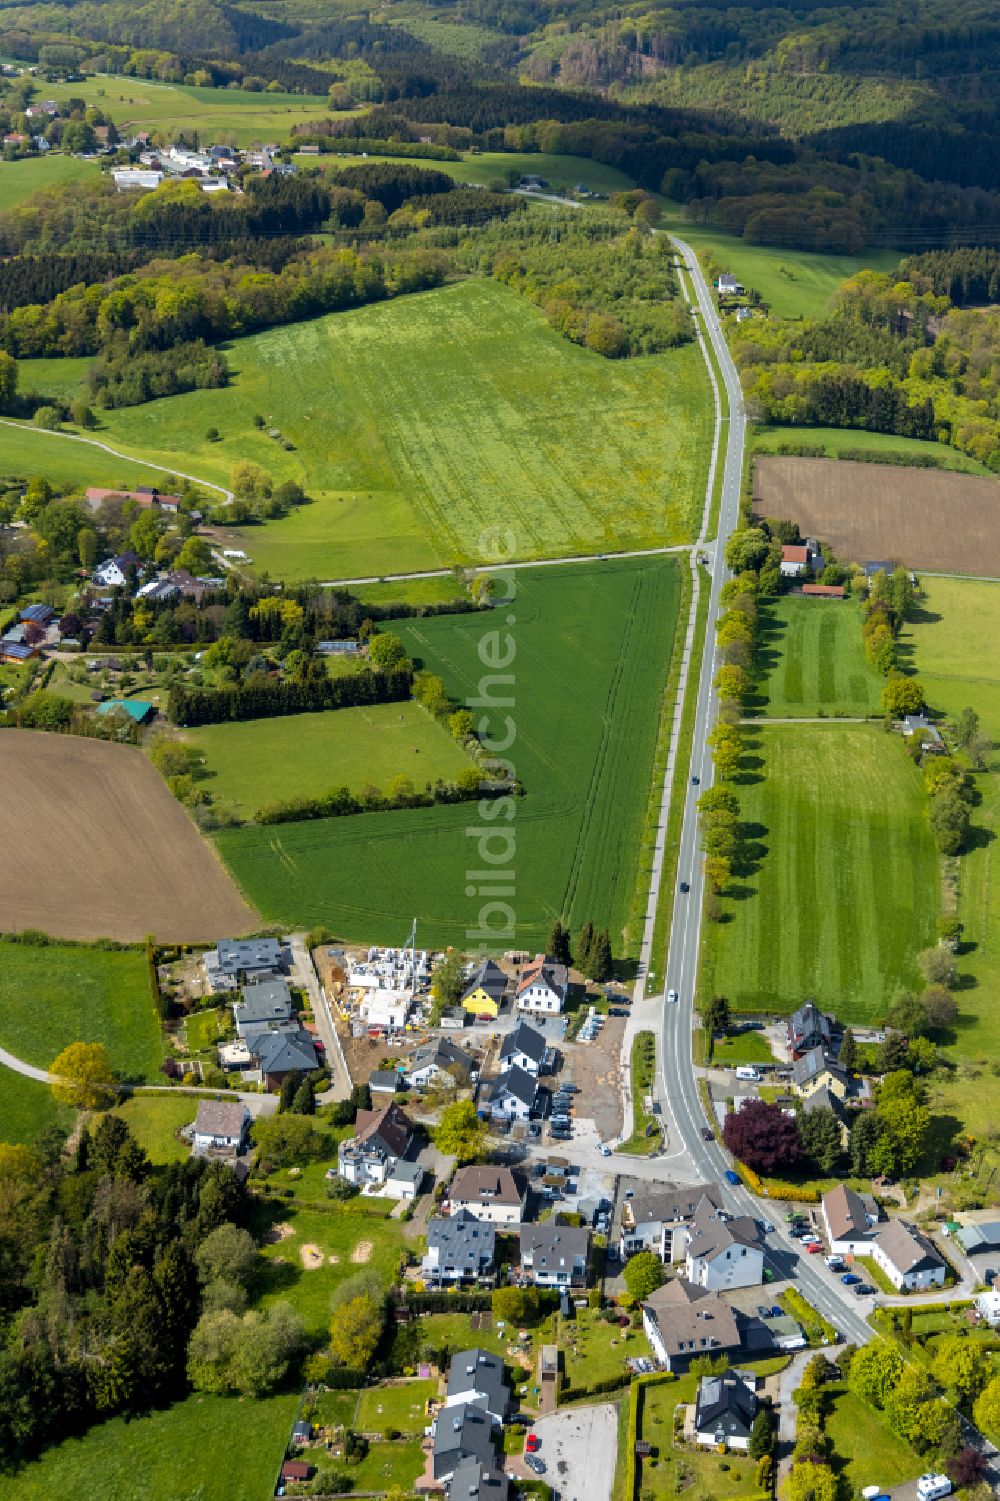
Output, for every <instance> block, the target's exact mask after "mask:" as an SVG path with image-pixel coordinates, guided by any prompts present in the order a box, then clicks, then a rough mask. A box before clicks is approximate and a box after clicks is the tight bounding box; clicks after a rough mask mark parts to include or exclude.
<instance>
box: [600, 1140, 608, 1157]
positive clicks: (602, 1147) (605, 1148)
mask: <svg viewBox="0 0 1000 1501" xmlns="http://www.w3.org/2000/svg"><path fill="white" fill-rule="evenodd" d="M597 1150H598V1151H599V1152H600V1154H601V1156H602V1157H610V1156H611V1148H610V1147H609V1146H608V1144H607V1142H606V1141H599V1142H598V1143H597Z"/></svg>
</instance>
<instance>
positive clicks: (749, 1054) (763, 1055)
mask: <svg viewBox="0 0 1000 1501" xmlns="http://www.w3.org/2000/svg"><path fill="white" fill-rule="evenodd" d="M712 1061H713V1063H717V1064H719V1065H720V1067H722V1068H726V1067H727V1066H729V1065H735V1064H737V1063H773V1062H774V1054H773V1053H772V1052H771V1049H770V1047H769V1046H768V1042H767V1038H766V1037H765V1036H764V1034H763V1032H737V1033H736V1034H735V1035H734V1036H732V1037H717V1038H716V1040H715V1042H714V1043H713V1045H712Z"/></svg>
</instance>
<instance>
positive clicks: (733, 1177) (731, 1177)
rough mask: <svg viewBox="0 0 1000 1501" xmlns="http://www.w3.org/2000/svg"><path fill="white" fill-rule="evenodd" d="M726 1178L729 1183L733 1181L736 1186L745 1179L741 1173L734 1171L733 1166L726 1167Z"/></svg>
mask: <svg viewBox="0 0 1000 1501" xmlns="http://www.w3.org/2000/svg"><path fill="white" fill-rule="evenodd" d="M725 1179H726V1182H727V1183H732V1184H733V1185H734V1187H737V1188H738V1187H739V1185H740V1183H741V1182H742V1181H743V1180H742V1179H741V1178H740V1175H739V1173H734V1172H733V1170H732V1168H731V1167H727V1168H726V1172H725Z"/></svg>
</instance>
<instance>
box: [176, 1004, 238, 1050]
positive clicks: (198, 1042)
mask: <svg viewBox="0 0 1000 1501" xmlns="http://www.w3.org/2000/svg"><path fill="white" fill-rule="evenodd" d="M231 1024H232V1016H231V1015H230V1012H229V1010H228V1008H227V1007H224V1006H220V1007H218V1008H217V1009H215V1010H212V1011H193V1012H192V1013H191V1015H190V1016H189V1017H188V1018H187V1020H186V1021H185V1023H184V1036H185V1038H186V1040H187V1045H188V1051H189V1052H191V1053H204V1052H207V1050H208V1049H209V1048H212V1047H214V1046H215V1044H216V1043H217V1042H219V1041H220V1040H221V1039H222V1038H223V1037H226V1036H228V1034H229V1033H230V1032H231V1031H232V1025H231Z"/></svg>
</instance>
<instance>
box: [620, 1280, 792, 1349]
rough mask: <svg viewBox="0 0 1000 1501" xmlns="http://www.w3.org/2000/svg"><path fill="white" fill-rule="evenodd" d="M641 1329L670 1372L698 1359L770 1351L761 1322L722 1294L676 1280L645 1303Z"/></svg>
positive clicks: (769, 1339) (769, 1341)
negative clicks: (739, 1310)
mask: <svg viewBox="0 0 1000 1501" xmlns="http://www.w3.org/2000/svg"><path fill="white" fill-rule="evenodd" d="M642 1327H643V1329H644V1330H645V1333H646V1338H647V1339H648V1340H649V1343H650V1345H651V1346H652V1350H653V1354H654V1355H655V1356H656V1359H657V1361H658V1362H659V1363H660V1365H661V1366H664V1367H665V1368H666V1369H667V1370H668V1371H677V1372H680V1373H683V1372H684V1371H686V1370H687V1368H688V1366H689V1365H690V1364H691V1362H692V1360H696V1359H697V1357H698V1356H699V1355H709V1356H712V1357H713V1358H714V1357H716V1356H719V1355H729V1356H737V1355H740V1354H745V1355H754V1354H760V1353H761V1352H763V1351H767V1350H770V1349H771V1348H772V1344H771V1337H770V1335H769V1334H768V1332H767V1330H766V1328H765V1327H764V1325H763V1323H762V1322H761V1320H760V1319H755V1318H751V1317H748V1316H747V1315H745V1314H742V1313H739V1312H738V1311H737V1310H736V1309H735V1308H733V1307H732V1305H731V1304H729V1303H727V1302H726V1300H725V1298H723V1297H722V1295H721V1294H720V1293H716V1292H709V1291H708V1290H707V1289H706V1288H704V1287H696V1286H695V1285H694V1284H693V1283H691V1282H689V1281H688V1280H687V1278H685V1277H675V1278H674V1279H673V1280H672V1281H670V1282H666V1283H664V1285H663V1286H662V1287H659V1288H657V1290H656V1291H655V1292H654V1293H651V1294H650V1296H649V1298H648V1299H647V1300H646V1302H645V1303H644V1304H643V1305H642Z"/></svg>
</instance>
